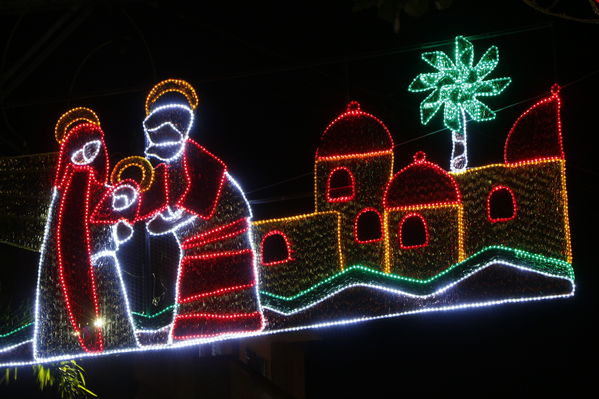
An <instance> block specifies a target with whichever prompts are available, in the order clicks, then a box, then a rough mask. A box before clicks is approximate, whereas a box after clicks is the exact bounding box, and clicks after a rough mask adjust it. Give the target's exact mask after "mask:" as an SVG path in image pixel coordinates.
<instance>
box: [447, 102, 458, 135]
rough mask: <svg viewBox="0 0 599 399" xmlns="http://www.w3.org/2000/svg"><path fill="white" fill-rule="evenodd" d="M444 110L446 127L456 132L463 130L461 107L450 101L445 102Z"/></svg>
mask: <svg viewBox="0 0 599 399" xmlns="http://www.w3.org/2000/svg"><path fill="white" fill-rule="evenodd" d="M443 111H444V112H443V123H444V124H445V127H446V128H448V129H450V130H452V131H454V132H455V131H459V130H461V129H462V115H461V111H460V107H459V106H458V105H456V104H454V103H452V102H449V101H448V102H446V103H445V109H444V110H443Z"/></svg>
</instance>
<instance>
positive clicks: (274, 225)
mask: <svg viewBox="0 0 599 399" xmlns="http://www.w3.org/2000/svg"><path fill="white" fill-rule="evenodd" d="M456 46H457V48H456V57H457V58H456V61H455V62H452V61H451V60H449V58H448V57H446V56H445V55H444V54H443V53H438V52H436V53H426V55H424V56H423V58H424V59H425V60H426V61H427V62H429V63H430V64H431V65H434V66H436V67H437V68H438V69H439V70H440V72H439V74H440V75H438V76H437V75H435V76H428V75H430V74H428V75H427V74H423V75H421V76H419V77H418V78H417V80H416V81H415V82H414V83H413V84H412V86H413V87H412V86H411V88H412V89H416V90H420V89H422V90H425V87H424V86H425V84H426V85H428V86H427V88H426V89H430V88H435V91H437V92H439V93H441V92H443V93H445V92H446V91H447V90H449V91H450V92H451V93H449V92H447V93H445V94H443V95H447V96H448V97H447V100H446V99H443V100H441V98H440V99H439V100H438V102H437V103H435V104H434V106H433V105H431V106H428V105H427V106H424V107H421V110H423V111H422V112H423V121H424V119H426V121H428V120H430V118H431V117H432V115H433V114H434V113H435V112H437V110H438V109H439V108H440V107H441V105H443V104H445V108H446V117H447V118H448V119H447V122H448V124H449V125H450V128H451V129H452V130H455V131H461V132H463V131H464V120H463V114H464V112H466V113H468V114H470V115H471V116H472V118H473V119H476V118H475V116H476V117H477V118H478V120H484V119H485V118H489V117H491V114H490V113H489V112H488V111H486V108H484V107H481V106H478V105H476V104H475V103H473V102H472V101H474V100H476V97H477V96H482V95H494V94H497V93H498V92H500V91H501V90H503V88H505V86H506V85H507V83H509V80H506V79H500V80H496V81H497V82H495V83H493V81H486V82H485V81H484V80H483V79H484V78H485V77H486V76H487V74H488V73H490V72H491V70H492V69H493V68H494V67H495V65H496V64H497V49H496V48H491V49H489V50H488V51H487V53H485V55H484V56H483V57H482V59H481V61H480V62H479V64H477V66H475V67H473V66H472V46H471V45H470V44H469V43H468V42H467V41H466V40H465V39H463V38H458V39H456ZM466 70H468V71H470V72H468V73H474V74H475V76H474V77H472V76H469V77H465V76H463V75H460V74H464V73H466V72H465V71H466ZM424 75H427V76H424ZM449 78H451V79H453V81H454V82H458V80H459V79H466V80H462V81H459V82H458V83H460V85H462V86H463V87H462V86H459V85H457V83H455V84H456V86H455V87H453V88H452V89H451V90H450V89H447V88H446V84H447V85H449V84H450V83H449V80H448V79H449ZM468 79H474V80H472V82H470V81H468ZM489 82H491V83H489ZM451 84H454V83H451ZM466 84H471V87H470V88H466V86H465V85H466ZM435 85H436V86H435ZM452 90H453V91H452ZM468 90H470V91H468ZM169 93H170V94H173V93H175V94H176V95H178V96H180V99H181V100H180V102H176V101H173V100H172V98H173V96H170V95H169V96H165V94H169ZM436 95H437V96H439V95H440V94H436ZM456 96H457V97H456ZM468 96H469V97H468ZM466 97H468V98H466ZM166 98H168V99H169V101H170V102H169V103H166V104H165V103H163V102H162V101H163V100H164V99H166ZM460 98H461V99H463V101H462V102H460V101H461V100H459V99H460ZM458 100H459V101H458ZM467 101H471V102H470V103H468V105H466V102H467ZM439 102H440V103H439ZM449 103H451V104H453V105H447V104H449ZM197 105H198V97H197V95H196V94H195V91H194V90H193V88H192V87H191V86H190V85H189V84H188V83H186V82H184V81H181V80H174V79H173V80H168V81H165V82H161V83H159V84H158V85H156V86H155V87H154V88H153V89H152V90H151V91H150V94H149V95H148V97H147V101H146V104H145V107H146V118H145V119H144V121H143V134H142V133H141V132H140V138H141V137H143V138H144V139H145V144H146V147H145V156H144V157H142V156H131V157H126V158H124V159H122V160H121V161H119V162H118V163H117V164H116V166H115V167H114V169H112V171H111V173H109V171H110V168H109V163H108V162H109V159H108V155H109V151H108V149H107V148H106V144H105V142H104V132H103V131H102V129H101V127H100V121H99V119H98V117H97V116H96V115H95V114H94V113H93V112H92V111H91V110H89V109H86V108H76V109H74V110H72V111H70V112H68V113H66V114H65V115H64V116H62V117H61V118H59V121H58V123H57V127H56V138H57V140H58V142H59V143H60V152H59V154H58V157H57V158H56V161H55V162H54V163H51V162H49V161H48V163H50V164H52V165H53V167H54V178H53V179H49V180H51V181H53V187H52V188H51V190H50V191H51V193H50V194H51V195H50V197H49V198H48V202H47V204H46V207H47V209H46V210H44V211H43V212H41V211H40V214H41V215H42V216H43V218H44V220H45V223H46V224H45V229H43V232H44V234H43V237H42V238H43V239H40V242H41V246H40V247H39V251H40V261H39V270H38V282H37V291H36V301H35V310H34V314H35V319H34V320H33V321H32V322H27V323H24V324H23V325H21V326H18V325H12V326H10V327H9V328H7V329H6V330H3V329H0V365H2V366H8V365H10V366H19V365H25V364H33V363H39V362H53V361H59V360H64V359H72V358H78V357H86V356H98V355H107V354H111V353H123V352H132V351H142V350H156V349H168V348H178V347H185V346H190V345H200V344H204V343H208V342H213V341H216V340H224V339H237V338H241V337H248V336H254V335H263V334H272V333H277V332H284V331H296V330H301V329H306V328H319V327H327V326H335V325H348V324H354V323H358V322H363V321H366V320H374V319H381V318H387V317H395V316H400V315H407V314H414V313H421V312H434V311H450V310H454V309H463V308H470V307H482V306H492V305H500V304H505V303H514V302H527V301H538V300H542V299H554V298H563V297H568V296H571V295H573V294H574V272H573V269H572V264H571V263H572V252H571V243H570V231H569V224H568V204H567V192H566V181H565V159H564V153H563V146H562V137H561V121H560V106H561V103H560V99H559V87H558V86H554V87H553V88H552V90H551V95H550V96H549V97H547V98H546V99H543V100H541V101H540V102H538V103H537V104H535V105H533V106H532V107H531V108H530V109H528V110H527V111H526V112H525V113H524V114H523V115H522V116H521V117H520V118H518V119H517V121H516V123H515V124H514V126H513V127H512V129H511V130H510V132H509V134H508V137H507V140H506V145H505V148H504V154H505V162H503V163H498V164H492V165H484V166H478V167H473V168H469V169H465V168H461V167H460V168H457V167H456V168H453V171H452V172H448V171H446V170H444V169H443V168H442V167H441V166H439V165H438V164H437V163H435V162H434V161H433V160H430V159H427V155H426V154H425V153H424V152H422V151H419V152H416V153H415V154H414V155H413V157H412V159H411V161H410V162H406V164H404V165H402V167H400V168H398V169H399V171H397V172H396V173H394V170H393V169H394V167H393V164H394V153H393V148H394V144H393V139H392V136H391V133H390V132H389V129H387V127H386V126H385V125H384V124H383V122H382V121H380V120H379V119H378V118H376V117H375V116H373V115H371V114H369V113H366V112H364V111H362V110H361V107H360V105H359V104H358V103H357V102H351V103H350V104H348V107H347V110H346V111H345V112H343V113H342V114H341V115H340V116H339V117H337V118H335V119H334V120H333V121H332V122H331V124H329V126H328V127H327V128H326V129H325V131H324V133H323V135H322V137H321V140H320V144H319V147H318V149H317V152H316V156H315V163H314V195H315V198H314V200H315V210H314V212H312V213H307V214H303V215H296V216H291V217H284V218H274V219H267V220H259V221H252V220H251V218H252V213H251V209H250V206H249V202H248V201H247V198H246V197H245V195H244V193H243V190H242V189H241V187H240V185H239V184H238V183H237V182H236V181H235V180H234V178H233V177H232V176H231V174H230V173H229V171H228V170H227V167H226V165H225V164H224V163H223V162H222V161H221V160H220V159H219V158H217V157H216V156H214V155H213V154H212V153H210V152H209V151H208V150H206V149H205V148H204V147H202V146H201V145H200V144H198V143H197V142H196V141H194V140H193V139H191V138H190V137H191V136H192V135H193V134H194V130H193V121H194V117H195V115H194V113H195V109H196V108H197ZM431 107H432V108H434V107H436V108H435V109H432V108H431ZM455 107H458V108H460V109H459V110H458V111H457V114H456V113H455V112H454V111H452V110H455ZM477 107H478V108H477ZM447 109H449V110H450V111H447ZM448 112H449V113H448ZM477 112H478V114H477ZM460 113H461V114H462V116H461V117H460ZM456 115H457V117H456ZM456 118H457V119H456ZM454 128H455V129H454ZM464 139H465V137H464ZM464 150H465V143H464ZM460 156H463V158H461V159H463V160H465V156H466V155H465V153H464V154H461V155H458V157H460ZM458 157H456V159H457V158H458ZM2 162H5V163H2ZM8 165H11V164H10V163H6V161H0V167H3V168H4V169H7V168H8ZM453 166H457V164H456V165H454V164H452V167H453ZM463 166H465V164H464V165H463ZM133 168H135V169H138V172H139V173H138V174H137V177H135V178H131V177H130V176H132V174H131V173H130V172H131V171H132V170H131V169H133ZM38 235H41V232H39V233H38ZM13 237H15V238H14V241H15V243H16V244H18V245H22V243H24V242H25V241H24V235H14V236H13ZM9 238H10V237H9ZM147 243H149V244H147ZM153 243H154V244H153ZM28 245H29V246H33V245H34V242H33V241H32V242H31V243H30V244H28ZM146 245H150V249H152V250H153V248H154V247H152V245H155V246H156V247H158V248H159V249H161V250H162V251H163V252H156V253H157V254H158V255H154V254H155V253H154V252H152V251H149V250H148V247H147V246H146ZM22 246H23V245H22ZM148 253H149V254H150V255H147V254H148ZM140 254H141V255H140ZM148 256H149V257H148ZM152 256H158V257H159V259H158V260H157V261H156V262H153V260H154V259H153V258H152ZM139 262H141V263H142V266H147V267H150V268H153V269H152V273H153V274H155V275H160V276H162V277H161V283H162V285H163V286H165V287H167V288H166V289H165V294H164V295H163V297H161V298H163V299H160V302H159V303H160V306H153V307H152V308H151V310H150V309H149V308H148V307H144V306H143V302H141V301H140V300H139V298H140V296H142V293H141V292H140V288H139V284H138V283H136V281H135V280H132V279H131V278H130V276H129V275H130V274H131V273H125V271H128V270H133V269H132V268H135V267H139V265H138V263H139ZM136 284H137V285H136Z"/></svg>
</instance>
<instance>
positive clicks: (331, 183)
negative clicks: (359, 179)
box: [327, 166, 356, 202]
mask: <svg viewBox="0 0 599 399" xmlns="http://www.w3.org/2000/svg"><path fill="white" fill-rule="evenodd" d="M355 195H356V181H355V179H354V175H353V174H352V173H351V171H350V170H349V169H348V168H346V167H345V166H339V167H337V168H335V169H333V170H332V171H331V174H329V178H328V179H327V200H328V201H329V202H344V201H351V200H352V199H354V196H355Z"/></svg>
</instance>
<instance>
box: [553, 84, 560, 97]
mask: <svg viewBox="0 0 599 399" xmlns="http://www.w3.org/2000/svg"><path fill="white" fill-rule="evenodd" d="M560 89H561V87H560V85H559V84H557V83H554V84H553V85H552V86H551V94H553V95H554V96H557V95H558V94H559V91H560Z"/></svg>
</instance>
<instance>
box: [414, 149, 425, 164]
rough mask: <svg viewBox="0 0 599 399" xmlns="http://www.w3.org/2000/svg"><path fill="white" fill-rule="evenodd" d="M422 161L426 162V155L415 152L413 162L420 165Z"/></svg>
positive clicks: (422, 152)
mask: <svg viewBox="0 0 599 399" xmlns="http://www.w3.org/2000/svg"><path fill="white" fill-rule="evenodd" d="M424 161H426V153H425V152H424V151H416V153H415V154H414V162H415V163H422V162H424Z"/></svg>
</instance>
